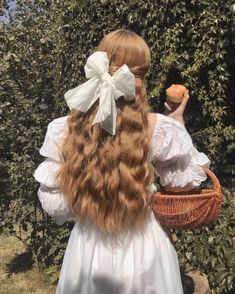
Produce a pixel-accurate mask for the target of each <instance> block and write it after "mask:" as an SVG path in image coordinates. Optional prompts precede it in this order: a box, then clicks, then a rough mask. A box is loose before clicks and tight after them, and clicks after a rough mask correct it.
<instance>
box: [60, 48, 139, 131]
mask: <svg viewBox="0 0 235 294" xmlns="http://www.w3.org/2000/svg"><path fill="white" fill-rule="evenodd" d="M84 69H85V74H86V77H87V78H89V80H88V81H87V82H85V83H83V84H81V85H80V86H78V87H76V88H74V89H71V90H69V91H67V92H66V93H65V100H66V102H67V104H68V106H69V108H70V109H78V110H80V111H82V112H87V111H88V109H89V108H90V107H91V106H92V105H93V104H94V103H95V102H96V101H97V100H98V99H99V108H98V111H97V113H96V116H95V118H94V121H93V125H94V124H95V123H100V124H101V127H102V128H103V129H104V130H106V131H107V132H109V133H110V134H112V135H115V130H116V117H117V110H116V102H115V99H116V100H117V99H118V98H120V97H121V96H123V97H124V99H126V100H133V99H134V98H135V77H134V75H133V74H132V73H131V72H130V70H129V68H128V67H127V65H125V64H124V65H123V66H122V67H120V68H119V70H117V71H116V72H115V74H114V75H113V76H111V75H110V74H109V73H108V71H109V60H108V57H107V53H106V52H100V51H97V52H95V53H93V54H92V55H91V56H90V57H89V58H88V59H87V62H86V65H85V67H84Z"/></svg>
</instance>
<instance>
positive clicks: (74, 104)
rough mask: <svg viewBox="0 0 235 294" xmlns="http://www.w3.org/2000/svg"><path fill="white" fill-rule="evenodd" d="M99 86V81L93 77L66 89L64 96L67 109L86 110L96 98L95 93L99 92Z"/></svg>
mask: <svg viewBox="0 0 235 294" xmlns="http://www.w3.org/2000/svg"><path fill="white" fill-rule="evenodd" d="M99 88H100V81H99V79H98V78H96V77H94V78H91V79H90V80H88V81H87V82H85V83H83V84H82V85H80V86H78V87H76V88H74V89H71V90H69V91H67V92H66V93H65V95H64V97H65V100H66V103H67V105H68V107H69V109H70V110H71V109H78V110H80V111H81V112H87V110H88V109H89V108H90V107H91V106H92V105H93V104H94V103H95V101H96V100H97V99H98V95H97V93H98V92H99Z"/></svg>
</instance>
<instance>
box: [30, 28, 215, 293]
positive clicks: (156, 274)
mask: <svg viewBox="0 0 235 294" xmlns="http://www.w3.org/2000/svg"><path fill="white" fill-rule="evenodd" d="M149 67H150V51H149V48H148V46H147V44H146V43H145V41H144V40H143V39H142V38H140V37H139V36H138V35H137V34H135V33H134V32H130V31H127V30H117V31H114V32H111V33H109V34H108V35H107V36H106V37H105V38H104V39H103V40H102V41H101V43H100V44H99V46H98V48H97V52H95V53H94V54H92V55H91V56H90V57H89V58H88V60H87V63H86V66H85V73H86V77H87V78H89V80H88V81H87V82H86V83H84V84H82V85H80V86H79V87H76V88H75V89H72V90H69V91H68V92H67V93H66V94H65V99H66V101H67V104H68V106H69V107H70V109H71V110H72V111H71V112H70V114H69V115H68V116H66V117H61V118H58V119H55V120H53V121H52V122H51V123H50V124H49V126H48V130H47V134H46V137H45V141H44V144H43V146H42V148H41V149H40V154H41V155H43V156H45V157H47V159H46V160H45V161H44V162H43V163H42V164H41V165H40V166H39V167H38V169H37V170H36V172H35V178H36V180H37V181H39V182H40V183H41V186H40V189H39V192H38V196H39V199H40V201H41V204H42V207H43V209H44V210H45V211H46V212H47V213H48V214H50V215H51V216H52V217H54V219H55V220H56V221H57V223H59V224H62V223H63V222H64V221H66V219H67V218H69V217H70V216H71V215H73V216H75V217H76V219H77V221H76V224H75V226H74V228H73V230H72V233H71V236H70V239H69V243H68V246H67V249H66V252H65V256H64V260H63V265H62V270H61V275H60V279H59V283H58V286H57V291H56V293H57V294H65V293H66V294H75V293H76V294H77V293H84V294H89V293H96V294H98V293H102V294H106V293H108V294H109V293H123V294H128V293H130V294H134V293H135V294H138V293H139V294H147V293H148V294H150V293H151V294H173V293H174V294H181V293H182V285H181V279H180V273H179V266H178V260H177V255H176V252H175V250H174V248H173V246H172V244H171V242H170V241H169V238H168V236H167V234H166V233H165V231H164V230H163V228H162V227H161V225H160V224H159V222H158V220H157V219H156V218H155V217H154V215H153V212H152V208H151V195H152V193H153V192H154V191H155V189H156V187H155V186H154V184H153V181H154V176H153V172H152V168H151V165H152V166H154V167H155V169H156V171H157V173H158V175H159V176H160V181H161V184H162V185H164V186H166V189H174V190H176V189H180V190H182V189H191V188H193V187H197V186H199V185H200V183H201V182H202V181H203V180H205V179H206V176H205V174H204V172H203V171H202V170H201V169H200V168H199V167H198V166H197V164H200V165H204V166H208V165H209V160H208V158H207V157H206V156H205V155H204V154H202V153H198V152H197V150H196V149H195V148H194V147H193V144H192V141H191V138H190V136H189V134H188V133H187V131H186V129H185V128H184V125H183V112H184V109H185V106H186V104H187V101H188V99H189V95H188V92H186V94H185V96H184V100H183V102H182V103H181V105H180V106H179V107H178V109H177V110H176V111H174V112H173V113H171V114H170V116H171V117H167V116H164V115H161V114H155V113H149V107H148V100H147V93H146V88H145V81H144V75H145V74H146V73H147V71H148V69H149Z"/></svg>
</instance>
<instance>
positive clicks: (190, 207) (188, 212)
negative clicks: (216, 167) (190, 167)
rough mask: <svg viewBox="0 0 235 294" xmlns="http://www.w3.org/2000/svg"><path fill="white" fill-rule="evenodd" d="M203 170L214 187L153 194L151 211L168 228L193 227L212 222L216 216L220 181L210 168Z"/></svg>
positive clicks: (219, 198) (219, 205)
mask: <svg viewBox="0 0 235 294" xmlns="http://www.w3.org/2000/svg"><path fill="white" fill-rule="evenodd" d="M203 170H204V171H205V173H206V174H207V175H208V176H209V177H210V178H211V180H212V182H213V183H214V189H201V190H197V191H190V193H191V194H188V193H189V191H188V192H180V193H173V192H157V193H155V194H154V195H153V211H154V213H155V216H156V217H157V218H158V220H159V221H160V223H161V224H162V225H164V226H166V227H167V228H170V229H195V228H200V227H202V226H205V225H208V224H211V223H213V222H214V221H215V219H216V218H217V217H218V214H219V212H220V209H221V202H222V192H221V187H220V183H219V180H218V179H217V178H216V176H215V175H214V174H213V172H212V171H211V170H209V169H207V168H203Z"/></svg>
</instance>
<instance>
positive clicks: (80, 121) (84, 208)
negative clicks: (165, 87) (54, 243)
mask: <svg viewBox="0 0 235 294" xmlns="http://www.w3.org/2000/svg"><path fill="white" fill-rule="evenodd" d="M97 49H98V50H99V51H104V52H107V55H108V58H109V62H110V63H109V65H110V67H109V72H110V74H113V73H114V72H115V71H116V70H117V69H119V68H120V67H121V66H122V65H123V64H126V65H127V66H128V67H129V69H130V71H131V72H132V73H133V74H134V75H135V84H136V96H135V99H134V100H133V101H128V102H127V101H125V100H124V98H119V99H118V100H117V101H116V106H117V121H116V135H114V136H111V135H110V134H108V133H107V132H106V131H104V130H103V129H102V128H101V127H100V124H95V125H92V122H93V120H94V117H95V115H96V112H97V110H98V103H95V104H94V105H93V106H92V107H91V108H90V109H89V110H88V112H87V113H82V112H80V111H78V110H73V111H72V112H71V113H70V115H69V118H68V135H67V138H66V139H65V142H64V144H63V147H62V150H61V151H62V156H63V159H64V162H63V165H62V167H61V169H60V171H59V174H58V180H59V184H60V190H61V192H62V193H63V194H64V195H65V197H66V198H67V201H68V203H69V205H70V208H71V210H72V211H73V212H74V213H75V215H77V216H78V218H79V219H80V221H84V220H85V219H86V218H88V219H90V220H91V221H92V222H93V223H94V224H95V225H97V226H98V227H99V228H100V229H101V230H103V231H105V232H109V233H118V232H122V231H124V230H127V229H135V228H140V227H142V226H143V225H144V223H145V220H146V217H147V215H148V212H149V193H148V188H149V185H150V183H151V181H152V175H151V172H150V166H149V162H148V153H149V149H150V138H149V135H148V120H147V113H148V103H147V95H146V88H145V84H144V74H145V73H146V72H147V71H148V69H149V66H150V52H149V48H148V46H147V44H146V43H145V41H144V40H143V39H142V38H140V37H139V36H138V35H137V34H135V33H134V32H130V31H127V30H117V31H114V32H111V33H109V34H108V35H106V36H105V37H104V38H103V40H102V41H101V42H100V44H99V46H98V48H97Z"/></svg>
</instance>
